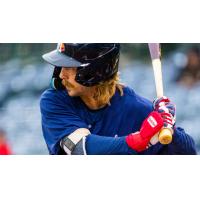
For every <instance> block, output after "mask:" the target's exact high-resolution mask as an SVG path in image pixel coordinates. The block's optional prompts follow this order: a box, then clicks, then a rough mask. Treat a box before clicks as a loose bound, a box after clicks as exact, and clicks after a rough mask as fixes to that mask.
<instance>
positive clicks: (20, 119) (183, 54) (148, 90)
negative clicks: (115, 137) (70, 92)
mask: <svg viewBox="0 0 200 200" xmlns="http://www.w3.org/2000/svg"><path fill="white" fill-rule="evenodd" d="M9 45H11V44H9ZM133 45H134V44H133ZM15 46H16V48H19V47H18V46H17V45H16V44H15ZM30 46H31V45H30ZM33 46H34V45H33ZM129 46H130V44H129ZM22 47H23V48H24V47H26V45H25V44H23V45H21V48H22ZM36 47H38V48H40V45H39V44H38V45H35V46H34V48H36ZM46 47H48V48H51V47H52V44H50V45H46V46H45V45H44V46H43V47H42V51H40V52H39V51H38V52H37V55H36V57H38V58H39V59H38V60H37V59H36V60H35V59H27V57H29V56H28V54H25V53H24V54H23V55H26V56H27V57H19V58H17V57H15V58H13V59H11V58H9V59H7V60H6V58H8V57H6V56H4V57H2V55H1V56H0V58H2V59H4V62H1V61H0V74H1V79H0V154H2V155H9V154H47V153H48V151H47V149H46V145H45V143H44V140H43V136H42V130H41V124H40V111H39V99H40V95H41V94H42V92H43V91H44V90H45V89H46V88H47V87H48V86H49V83H50V78H51V75H52V71H53V68H51V67H50V66H49V65H48V64H45V63H43V62H42V59H41V55H42V53H43V52H45V51H48V48H46ZM125 47H127V46H126V45H125ZM34 48H33V47H29V48H28V47H27V48H26V49H27V51H30V52H31V51H32V50H33V49H34ZM143 48H144V49H147V46H144V47H143ZM1 49H3V48H2V46H1V45H0V52H1ZM124 49H125V50H126V51H127V52H129V49H128V48H124ZM169 49H170V47H169ZM6 51H9V52H11V50H10V49H9V48H8V49H7V50H6ZM132 52H134V51H132ZM24 60H25V62H24ZM162 62H163V75H164V76H163V77H164V86H165V93H166V95H167V96H169V97H170V98H171V97H172V100H173V101H174V102H175V103H176V104H177V107H178V109H177V118H178V121H179V124H180V126H182V127H183V128H185V129H186V132H188V133H189V134H191V135H192V136H193V137H194V139H195V141H196V143H197V147H198V149H199V152H200V133H199V132H198V125H199V120H200V116H199V112H200V105H199V101H200V93H199V89H200V48H199V45H198V44H197V45H192V46H190V48H187V49H185V50H184V51H179V50H177V49H176V50H175V51H173V52H171V53H170V54H168V55H167V56H166V57H164V58H163V59H162ZM120 72H121V78H122V81H123V82H124V83H125V84H127V85H130V86H131V87H133V88H134V89H135V90H136V92H137V93H139V94H141V95H142V96H145V97H147V98H149V99H151V100H153V99H154V98H155V88H154V87H155V84H154V80H153V74H152V68H151V61H150V57H149V58H148V59H143V58H135V57H134V59H131V58H130V57H128V56H127V55H126V54H125V52H122V55H121V64H120ZM166 74H167V76H166ZM141 77H142V84H141ZM186 94H187V95H186Z"/></svg>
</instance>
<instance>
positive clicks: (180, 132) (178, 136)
mask: <svg viewBox="0 0 200 200" xmlns="http://www.w3.org/2000/svg"><path fill="white" fill-rule="evenodd" d="M172 153H173V154H176V155H195V154H197V152H196V147H195V142H194V140H193V139H192V137H191V136H189V135H188V134H187V133H185V131H184V129H182V128H180V127H178V128H176V129H175V131H174V135H173V141H172V143H171V144H169V145H168V154H172Z"/></svg>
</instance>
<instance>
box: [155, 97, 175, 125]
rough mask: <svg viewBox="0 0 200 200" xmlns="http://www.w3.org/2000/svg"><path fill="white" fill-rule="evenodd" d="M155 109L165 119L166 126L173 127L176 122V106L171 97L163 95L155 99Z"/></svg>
mask: <svg viewBox="0 0 200 200" xmlns="http://www.w3.org/2000/svg"><path fill="white" fill-rule="evenodd" d="M153 106H154V110H155V111H157V112H159V113H160V114H161V116H162V118H163V120H164V127H166V128H173V127H174V125H175V122H176V106H175V104H173V103H171V101H170V99H169V98H167V97H165V96H163V97H161V98H158V99H156V100H154V102H153Z"/></svg>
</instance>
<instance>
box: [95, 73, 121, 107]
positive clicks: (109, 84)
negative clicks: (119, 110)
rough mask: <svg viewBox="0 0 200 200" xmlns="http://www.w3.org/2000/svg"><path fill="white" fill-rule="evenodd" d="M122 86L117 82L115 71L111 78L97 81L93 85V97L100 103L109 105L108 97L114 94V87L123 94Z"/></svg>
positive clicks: (117, 75)
mask: <svg viewBox="0 0 200 200" xmlns="http://www.w3.org/2000/svg"><path fill="white" fill-rule="evenodd" d="M123 87H124V86H123V84H122V83H120V82H119V74H118V73H117V74H115V75H114V76H113V78H112V79H110V80H107V81H105V82H102V83H99V84H98V85H97V86H95V94H94V96H93V98H94V99H95V100H96V101H97V102H98V103H99V104H100V105H106V104H108V105H110V99H111V98H112V97H113V95H114V94H115V92H116V89H118V90H119V92H120V95H121V96H123Z"/></svg>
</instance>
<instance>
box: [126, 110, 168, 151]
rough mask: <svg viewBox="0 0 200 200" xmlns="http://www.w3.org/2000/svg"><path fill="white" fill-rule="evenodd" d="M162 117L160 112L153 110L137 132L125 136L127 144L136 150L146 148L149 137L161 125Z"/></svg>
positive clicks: (157, 130)
mask: <svg viewBox="0 0 200 200" xmlns="http://www.w3.org/2000/svg"><path fill="white" fill-rule="evenodd" d="M163 123H164V121H163V118H162V116H161V114H160V113H158V112H156V111H153V112H151V113H150V115H149V116H148V117H147V118H146V119H145V120H144V122H143V123H142V127H141V129H140V131H139V132H136V133H132V134H130V135H128V136H127V137H126V143H127V145H128V146H129V147H130V148H132V149H133V150H135V151H137V152H141V151H144V150H145V149H147V148H148V144H149V143H150V139H151V138H152V137H153V136H154V135H156V134H157V133H158V132H159V131H160V130H161V129H162V127H163Z"/></svg>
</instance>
